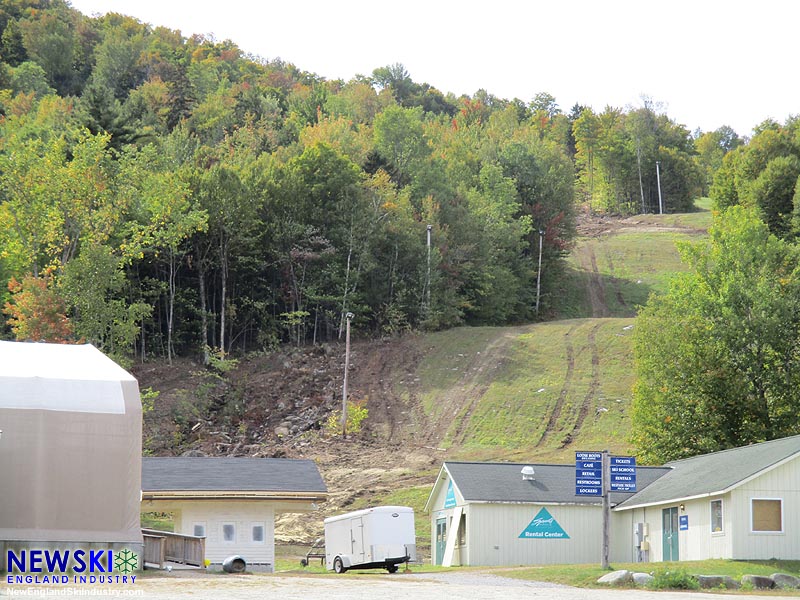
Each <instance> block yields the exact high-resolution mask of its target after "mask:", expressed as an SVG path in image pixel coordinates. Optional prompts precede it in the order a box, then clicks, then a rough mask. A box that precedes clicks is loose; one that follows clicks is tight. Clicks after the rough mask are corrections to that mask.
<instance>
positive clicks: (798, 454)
mask: <svg viewBox="0 0 800 600" xmlns="http://www.w3.org/2000/svg"><path fill="white" fill-rule="evenodd" d="M797 458H800V452H793V453H792V454H790V455H789V456H787V457H785V458H783V459H781V460H779V461H777V462H775V463H773V464H771V465H769V466H767V467H764V468H763V469H760V470H758V471H756V472H755V473H751V474H750V475H748V476H747V477H745V478H744V479H740V480H739V481H736V482H735V483H732V484H731V485H729V486H728V487H726V488H723V489H721V490H717V491H713V492H704V493H702V494H695V495H693V496H685V497H682V498H668V499H666V500H656V501H653V502H643V503H641V504H632V505H630V506H619V507H618V508H616V509H615V510H631V509H634V508H647V507H649V506H659V505H664V504H675V503H676V502H688V501H690V500H700V499H702V498H710V497H711V496H722V495H723V494H727V493H729V492H731V491H733V490H735V489H736V488H738V487H741V486H743V485H745V484H746V483H749V482H751V481H753V480H754V479H757V478H758V477H761V476H762V475H765V474H766V473H769V472H770V471H772V470H773V469H777V468H778V467H780V466H783V465H785V464H786V463H788V462H791V461H793V460H795V459H797ZM673 468H674V467H673ZM634 498H635V496H634Z"/></svg>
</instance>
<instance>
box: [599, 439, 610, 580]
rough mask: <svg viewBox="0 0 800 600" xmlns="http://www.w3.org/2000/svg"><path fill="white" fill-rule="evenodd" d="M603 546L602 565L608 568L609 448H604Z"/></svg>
mask: <svg viewBox="0 0 800 600" xmlns="http://www.w3.org/2000/svg"><path fill="white" fill-rule="evenodd" d="M601 479H602V482H603V548H602V551H601V556H600V566H601V567H602V568H603V569H608V548H609V546H610V543H609V529H610V521H611V498H610V495H611V492H610V491H609V489H610V485H609V484H610V481H611V461H610V460H609V457H608V450H603V476H602V478H601Z"/></svg>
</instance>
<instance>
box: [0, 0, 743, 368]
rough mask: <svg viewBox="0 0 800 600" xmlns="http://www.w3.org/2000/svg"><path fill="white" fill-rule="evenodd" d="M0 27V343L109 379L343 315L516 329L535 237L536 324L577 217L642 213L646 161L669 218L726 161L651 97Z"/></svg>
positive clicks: (717, 141) (360, 323) (331, 333)
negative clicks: (565, 103) (632, 98)
mask: <svg viewBox="0 0 800 600" xmlns="http://www.w3.org/2000/svg"><path fill="white" fill-rule="evenodd" d="M0 32H1V35H0V58H1V59H2V62H1V63H0V89H2V91H0V112H1V113H2V121H0V282H2V288H3V294H4V295H3V298H2V302H3V304H4V305H5V309H4V313H5V316H6V324H5V326H4V327H5V328H4V329H3V335H4V336H7V337H12V336H13V337H16V338H18V339H47V340H54V341H56V340H63V339H67V340H84V341H88V342H92V343H94V344H96V345H97V346H98V347H100V348H102V349H103V350H105V351H106V352H109V353H112V354H114V355H116V356H117V357H128V359H130V358H131V357H132V356H136V357H137V359H141V360H144V359H147V358H148V357H152V356H164V357H166V358H168V359H170V360H171V359H172V357H173V356H175V355H184V356H200V355H204V356H205V359H206V361H208V360H209V359H214V357H215V356H216V357H218V358H219V357H223V358H224V356H226V355H227V354H230V353H237V352H243V351H252V350H268V349H271V348H274V347H275V346H276V345H277V344H279V343H283V342H292V343H295V344H306V343H309V342H320V341H326V340H331V339H337V338H339V337H340V336H341V334H342V327H343V321H344V315H345V313H347V312H353V313H354V314H355V318H354V320H353V327H354V329H355V331H356V333H357V334H360V335H364V336H382V335H391V334H395V333H398V332H402V331H405V330H410V329H419V328H424V329H442V328H447V327H451V326H454V325H458V324H504V323H516V322H525V321H529V320H532V319H536V318H537V314H536V310H535V307H536V280H537V275H538V270H539V266H538V265H539V247H540V246H539V242H540V237H541V238H542V240H541V241H542V263H541V264H542V267H541V274H542V277H541V303H540V311H539V315H538V318H544V317H547V316H553V315H557V314H558V311H559V310H560V309H561V308H562V307H563V298H562V297H561V293H562V290H564V289H565V287H564V286H565V278H564V275H565V273H566V272H567V264H566V261H564V257H565V256H566V254H567V253H568V251H569V249H570V247H571V245H572V243H573V240H574V236H575V219H576V214H577V213H578V212H579V211H599V212H610V213H620V214H628V213H638V212H653V211H655V210H656V209H657V206H658V188H657V179H656V178H657V175H656V168H655V166H656V162H658V163H659V165H660V176H661V191H662V195H663V202H664V205H665V211H666V212H673V211H679V210H686V209H687V208H689V207H690V206H691V203H692V200H693V198H694V197H695V196H696V195H698V194H700V193H702V192H704V191H706V190H707V189H708V187H709V185H710V184H711V182H712V178H713V174H714V173H715V172H716V171H717V170H718V169H719V167H720V165H721V164H722V163H723V156H725V155H726V153H728V152H729V151H730V150H731V149H733V148H736V147H737V146H738V145H740V144H741V142H742V140H740V139H739V138H738V136H737V135H736V134H735V132H733V131H732V130H730V129H729V128H722V129H721V130H719V131H716V132H707V133H702V132H689V131H688V130H686V128H685V127H683V126H682V125H680V124H678V123H675V122H674V121H672V120H671V119H670V118H669V116H668V115H667V114H666V113H665V112H664V111H663V110H662V109H661V108H660V106H659V105H658V104H656V103H654V102H652V101H650V100H647V99H644V100H643V102H642V105H641V106H640V107H636V108H632V107H624V108H616V107H587V106H580V105H576V106H573V107H572V108H571V109H569V110H568V111H564V110H562V109H561V108H560V107H559V106H558V104H557V99H556V98H553V97H552V96H551V95H549V94H547V93H544V92H543V93H540V94H537V95H536V97H535V98H533V99H528V100H521V99H517V98H515V99H510V100H509V99H503V98H498V97H495V96H493V95H492V94H491V92H489V91H486V90H478V91H476V92H475V94H473V95H472V96H470V97H467V96H462V97H455V96H453V95H451V94H443V93H442V92H440V91H439V90H437V89H436V88H435V87H434V86H433V85H430V84H428V83H418V82H415V81H414V80H413V79H412V77H411V75H410V74H409V73H407V72H406V70H405V69H404V68H403V66H402V65H400V64H395V65H388V66H380V65H376V68H375V70H374V71H373V72H372V73H371V74H369V75H364V76H357V77H355V78H354V79H353V80H351V81H347V82H345V81H339V80H327V79H325V77H324V76H323V75H318V74H313V73H307V72H304V71H303V70H302V69H301V68H298V67H296V66H295V65H292V64H290V63H287V62H284V61H281V60H268V59H263V58H260V57H255V56H247V55H245V54H244V53H243V52H241V51H240V50H239V48H237V46H236V44H235V43H233V42H231V41H227V40H226V41H219V40H215V39H212V38H210V37H204V36H198V35H193V36H191V37H184V36H182V35H181V34H180V33H178V32H175V31H171V30H169V29H165V28H163V27H155V28H154V27H152V26H150V25H147V24H144V23H141V22H138V21H137V20H135V19H133V18H130V17H126V16H123V15H119V14H107V15H105V16H100V17H87V16H85V15H82V14H80V13H78V12H77V11H75V10H73V9H72V8H71V7H70V6H69V4H68V3H66V2H64V1H62V0H17V1H15V2H4V3H3V4H2V7H0ZM428 231H430V238H428ZM428 239H430V247H428V245H427V243H428ZM6 282H8V291H6Z"/></svg>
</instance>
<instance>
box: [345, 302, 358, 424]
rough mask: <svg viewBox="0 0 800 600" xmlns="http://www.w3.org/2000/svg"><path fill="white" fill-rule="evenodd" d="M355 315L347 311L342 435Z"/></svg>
mask: <svg viewBox="0 0 800 600" xmlns="http://www.w3.org/2000/svg"><path fill="white" fill-rule="evenodd" d="M354 316H355V315H354V314H353V313H351V312H349V313H347V314H346V315H345V316H344V318H345V319H347V330H346V333H345V338H344V382H343V383H342V437H345V436H347V371H348V370H349V369H350V321H351V320H352V319H353V317H354Z"/></svg>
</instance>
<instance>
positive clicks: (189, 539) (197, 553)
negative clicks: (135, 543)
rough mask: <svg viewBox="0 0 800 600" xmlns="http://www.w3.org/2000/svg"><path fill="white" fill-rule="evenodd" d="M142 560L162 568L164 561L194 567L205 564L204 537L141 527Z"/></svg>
mask: <svg viewBox="0 0 800 600" xmlns="http://www.w3.org/2000/svg"><path fill="white" fill-rule="evenodd" d="M142 537H143V538H144V562H145V563H149V564H153V565H158V567H159V568H160V569H163V568H164V563H166V562H174V563H180V564H184V565H193V566H195V567H204V566H205V557H206V538H204V537H196V536H194V535H183V534H181V533H172V532H171V531H158V530H156V529H142Z"/></svg>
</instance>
